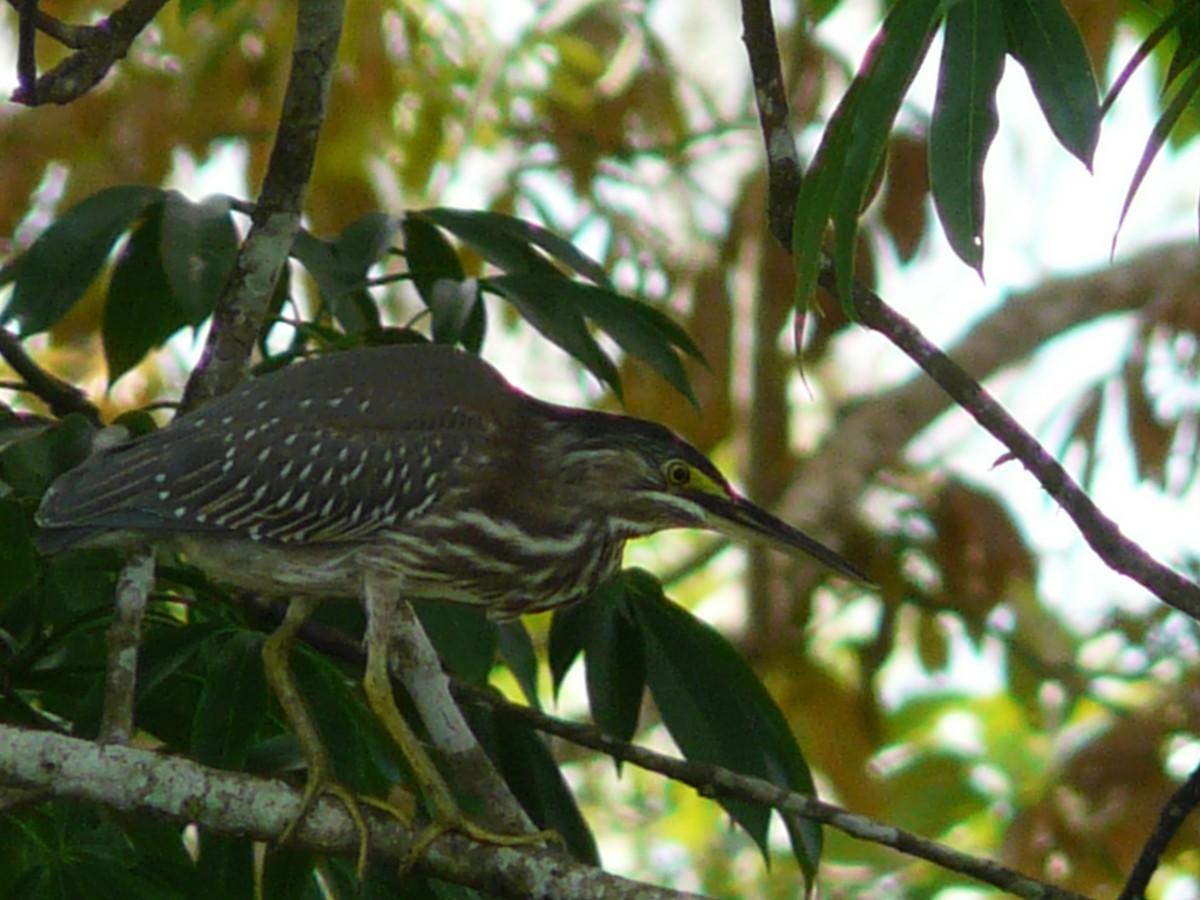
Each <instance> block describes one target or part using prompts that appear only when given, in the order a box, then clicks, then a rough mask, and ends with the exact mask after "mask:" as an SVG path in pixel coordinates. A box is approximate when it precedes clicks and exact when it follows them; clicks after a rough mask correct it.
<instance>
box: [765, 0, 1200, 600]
mask: <svg viewBox="0 0 1200 900" xmlns="http://www.w3.org/2000/svg"><path fill="white" fill-rule="evenodd" d="M753 2H754V0H743V9H745V8H746V6H748V5H750V4H752V3H753ZM762 15H765V16H766V17H768V18H769V16H770V11H769V10H767V11H766V12H765V13H763V14H762ZM745 40H746V45H747V49H748V52H749V54H750V58H751V65H759V66H762V65H763V63H762V62H761V61H760V62H758V63H755V60H756V59H758V58H759V57H762V56H766V57H769V56H771V55H774V56H775V57H776V59H778V55H779V52H778V48H777V47H776V45H775V41H774V30H773V28H772V29H770V33H768V31H767V29H763V28H759V29H756V30H754V31H751V30H749V29H747V31H746V34H745ZM757 83H758V80H757V77H756V84H757ZM755 99H756V102H758V103H759V106H760V118H764V119H766V118H769V117H772V116H774V115H775V110H776V109H777V108H778V105H779V104H780V103H783V104H784V108H786V95H785V94H784V93H783V85H782V83H778V84H776V83H775V82H773V81H770V80H769V79H768V80H766V81H764V83H763V88H762V90H761V91H756V93H755ZM764 103H766V104H768V105H767V106H766V107H764V106H763V104H764ZM765 128H766V126H764V129H765ZM764 133H765V131H764ZM772 134H773V135H774V136H775V139H776V140H780V138H779V136H778V132H777V131H772ZM769 155H772V156H776V157H778V158H779V159H780V160H781V163H780V166H783V167H786V165H787V159H788V158H790V157H789V156H788V155H787V154H783V155H780V154H778V153H776V152H775V151H774V150H770V151H769ZM792 156H794V157H795V159H796V160H798V159H799V157H798V156H795V154H794V153H793V154H792ZM795 165H796V167H797V171H796V173H794V174H793V175H792V176H788V177H787V178H784V179H781V180H780V181H779V182H775V181H772V182H771V184H770V188H769V195H770V198H771V199H770V203H771V204H772V208H774V205H775V204H779V205H780V208H781V209H782V208H786V209H787V210H795V207H796V201H797V195H798V185H799V183H800V174H799V168H798V167H799V163H798V161H797V162H796V163H795ZM771 174H774V173H771ZM791 221H792V220H791V215H790V213H789V216H788V217H787V220H786V225H785V224H783V223H784V220H783V217H782V216H781V215H780V214H778V213H773V214H772V215H771V223H772V235H773V236H774V237H775V239H776V240H777V241H779V242H780V243H781V244H782V245H783V246H784V247H785V248H790V246H791ZM777 223H778V224H777ZM819 283H820V285H821V286H822V287H823V288H824V289H825V290H827V291H830V292H831V293H832V294H834V295H835V296H836V293H837V286H836V278H835V277H834V272H833V268H832V266H831V265H829V264H828V263H827V264H826V265H824V266H822V270H821V274H820V279H819ZM851 299H852V303H853V306H854V311H855V317H856V318H857V319H858V321H860V322H861V323H862V324H863V325H865V326H866V327H868V328H871V329H872V330H874V331H877V332H879V333H880V334H882V335H883V336H884V337H886V338H887V339H888V340H889V341H891V342H892V343H893V344H894V345H895V346H897V347H898V348H900V349H901V350H902V351H904V353H905V354H907V355H908V357H909V358H910V359H912V360H913V362H915V363H916V364H917V365H918V366H920V367H921V368H922V369H923V370H924V371H925V372H926V374H928V375H929V376H930V378H932V379H933V381H934V382H935V383H937V384H938V385H939V386H940V387H941V388H942V390H944V391H945V392H946V393H947V394H948V395H949V396H950V398H951V399H952V400H953V401H954V402H955V403H957V404H958V405H959V406H961V407H962V408H963V409H964V410H966V411H967V412H968V413H970V414H971V416H972V417H974V418H975V420H976V421H977V422H979V424H980V425H982V426H983V428H984V429H985V430H986V431H987V432H988V433H990V434H991V435H992V436H993V437H995V438H996V439H997V440H998V441H1000V443H1001V444H1003V445H1004V446H1005V447H1006V448H1007V449H1008V451H1009V452H1010V453H1011V454H1012V456H1013V457H1015V458H1016V459H1018V460H1020V462H1021V464H1022V465H1023V466H1025V468H1026V469H1027V470H1028V471H1029V472H1030V473H1031V474H1032V475H1033V476H1034V477H1035V478H1036V479H1037V481H1038V483H1039V484H1041V485H1042V487H1043V489H1044V490H1045V491H1046V492H1047V493H1048V494H1049V495H1050V496H1051V497H1053V498H1054V500H1055V502H1056V503H1058V505H1059V506H1060V507H1061V508H1062V509H1063V510H1064V511H1065V512H1066V513H1067V515H1068V516H1070V518H1071V520H1072V521H1073V522H1074V523H1075V525H1076V527H1077V528H1078V529H1079V531H1080V533H1081V534H1082V535H1083V537H1084V540H1086V541H1087V543H1088V546H1090V547H1091V548H1092V550H1093V551H1095V553H1096V555H1097V556H1099V557H1100V559H1102V560H1103V561H1104V563H1105V564H1106V565H1108V566H1109V568H1111V569H1113V571H1115V572H1119V573H1121V574H1122V575H1125V576H1127V577H1129V578H1131V579H1133V580H1134V581H1136V582H1137V583H1138V584H1140V585H1142V586H1143V587H1145V588H1146V589H1147V590H1149V591H1150V592H1151V593H1153V594H1154V595H1155V596H1157V597H1158V598H1159V599H1160V600H1162V601H1163V602H1164V603H1167V604H1168V605H1170V606H1172V607H1173V608H1175V609H1177V610H1179V611H1180V612H1183V613H1185V614H1186V615H1188V616H1190V617H1192V618H1193V619H1196V620H1197V621H1200V588H1198V587H1197V586H1196V585H1195V584H1194V583H1192V582H1191V581H1190V580H1188V579H1187V578H1184V577H1183V576H1182V575H1179V574H1178V573H1176V572H1174V571H1172V570H1171V569H1170V568H1169V567H1167V566H1164V565H1163V564H1162V563H1159V562H1158V561H1157V560H1155V559H1154V558H1153V557H1151V556H1150V555H1149V554H1148V553H1146V551H1145V550H1143V549H1142V548H1141V547H1140V546H1138V545H1137V544H1136V543H1135V542H1133V541H1131V540H1129V539H1128V538H1127V537H1125V536H1124V535H1123V534H1121V531H1120V528H1119V527H1118V526H1117V524H1116V522H1114V521H1112V520H1111V519H1109V518H1108V517H1107V516H1105V515H1104V514H1103V513H1102V512H1101V511H1100V509H1099V508H1098V507H1097V506H1096V504H1095V503H1093V502H1092V500H1091V498H1090V497H1088V496H1087V494H1085V493H1084V492H1083V490H1082V489H1080V487H1079V485H1078V484H1076V482H1075V481H1074V479H1073V478H1071V476H1070V474H1068V472H1067V471H1066V470H1065V469H1064V468H1063V467H1062V466H1061V465H1059V463H1058V461H1057V460H1055V459H1054V458H1053V457H1052V456H1051V455H1050V454H1049V453H1048V452H1047V451H1046V449H1045V448H1044V447H1042V446H1041V444H1039V443H1038V442H1037V441H1036V440H1035V439H1034V437H1033V436H1032V435H1031V434H1029V432H1028V431H1026V430H1025V429H1024V428H1022V427H1021V426H1020V425H1019V424H1018V423H1017V421H1016V420H1015V419H1014V418H1013V417H1012V416H1011V415H1009V414H1008V412H1007V411H1006V410H1005V409H1004V408H1003V407H1002V406H1000V404H998V403H997V402H996V401H995V400H994V399H993V398H992V396H991V395H990V394H989V393H988V392H987V391H986V390H985V389H984V388H983V387H982V386H981V385H980V384H979V383H978V382H977V381H975V380H974V379H972V378H971V377H970V376H969V375H968V374H967V373H966V372H964V371H963V370H962V368H960V367H959V366H958V365H957V364H956V363H955V362H954V361H953V360H952V359H950V357H949V356H948V355H947V354H946V353H944V352H943V351H942V350H940V349H939V348H938V347H936V346H935V345H934V344H933V343H931V342H930V341H928V340H926V338H925V336H924V335H922V334H921V332H920V331H919V330H918V329H917V328H916V326H915V325H913V324H912V323H911V322H909V321H908V320H907V319H905V318H904V317H903V316H901V315H900V314H899V313H897V312H896V311H895V310H893V309H891V308H890V307H889V306H888V305H887V304H886V303H885V302H884V301H883V299H882V298H880V297H879V296H878V295H877V294H875V293H874V292H873V291H871V290H870V289H868V288H867V287H865V286H864V285H861V284H858V283H856V284H855V286H854V296H853V297H852V298H851ZM843 465H844V461H843ZM846 469H847V470H850V471H853V472H854V474H855V475H856V476H858V475H860V474H861V473H860V472H859V470H856V469H853V467H849V466H846Z"/></svg>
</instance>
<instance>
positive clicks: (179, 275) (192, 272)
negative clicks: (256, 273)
mask: <svg viewBox="0 0 1200 900" xmlns="http://www.w3.org/2000/svg"><path fill="white" fill-rule="evenodd" d="M237 252H238V232H237V227H236V226H235V225H234V223H233V216H232V215H231V214H230V201H229V198H228V197H226V196H224V195H217V196H213V197H209V198H207V199H205V200H203V201H201V202H200V203H193V202H191V201H190V200H188V199H187V198H186V197H184V196H183V195H182V194H180V193H179V192H178V191H168V192H167V196H166V200H165V202H164V203H163V215H162V246H161V248H160V254H161V256H162V263H163V268H164V270H165V271H166V274H167V283H168V284H169V285H170V286H171V293H172V294H173V295H174V296H175V300H176V303H177V304H178V306H179V308H180V309H181V310H183V314H184V316H185V317H186V319H187V324H189V325H192V326H196V325H199V324H200V323H201V322H203V321H204V320H205V319H206V318H208V316H210V315H212V311H213V309H214V307H216V305H217V300H218V298H219V297H220V296H221V291H223V290H224V289H225V283H226V282H227V281H228V280H229V273H230V271H232V269H233V264H234V260H236V259H237Z"/></svg>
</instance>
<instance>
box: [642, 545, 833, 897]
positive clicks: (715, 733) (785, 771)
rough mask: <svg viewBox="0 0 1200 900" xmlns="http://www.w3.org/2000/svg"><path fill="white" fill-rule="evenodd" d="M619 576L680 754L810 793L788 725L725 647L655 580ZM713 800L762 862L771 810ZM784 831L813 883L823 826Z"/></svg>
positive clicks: (803, 764) (653, 687)
mask: <svg viewBox="0 0 1200 900" xmlns="http://www.w3.org/2000/svg"><path fill="white" fill-rule="evenodd" d="M622 577H623V578H624V579H625V581H626V586H625V590H626V602H627V603H628V604H629V606H630V608H631V610H632V611H633V614H634V616H635V617H636V620H637V622H638V624H639V625H640V626H641V629H642V637H643V640H644V641H645V650H646V680H647V683H648V685H649V687H650V692H651V694H652V695H653V697H654V702H655V704H656V705H657V706H658V710H659V713H660V714H661V715H662V719H663V723H664V724H665V725H666V726H667V730H668V731H669V732H670V733H671V737H672V738H673V739H674V741H675V743H676V744H677V745H679V749H680V750H681V751H682V752H683V755H684V756H685V757H686V758H687V759H690V760H696V761H699V762H705V763H711V764H713V765H717V766H721V767H723V768H727V769H731V770H732V771H734V772H740V773H742V774H743V775H750V776H754V777H757V778H762V779H765V780H766V781H770V782H773V783H774V784H777V785H779V786H780V787H784V788H787V789H790V790H794V791H799V792H801V793H805V794H815V789H814V787H813V782H812V775H811V773H810V772H809V770H808V764H807V763H806V762H805V760H804V756H803V755H802V754H801V752H800V748H799V747H798V746H797V745H796V740H795V738H794V737H793V735H792V733H791V730H790V729H789V728H788V725H787V720H786V719H785V718H784V716H783V713H782V712H780V711H779V707H778V706H776V705H775V701H774V700H772V699H771V695H770V694H768V693H767V690H766V688H764V687H763V686H762V683H761V682H759V680H758V679H757V678H756V677H755V676H754V673H753V672H752V671H751V670H750V668H749V667H748V666H747V665H746V663H745V662H744V661H743V660H742V658H741V657H740V656H738V654H737V651H736V650H735V649H734V648H733V646H732V645H731V644H730V643H729V641H727V640H726V639H725V638H724V637H723V636H722V635H721V634H720V633H719V632H717V631H716V630H715V629H714V628H712V627H710V626H709V625H706V624H705V623H703V622H701V621H699V620H698V619H696V618H695V617H694V616H692V615H691V614H690V613H689V612H687V611H686V610H684V609H683V608H681V607H679V606H676V605H675V604H673V603H671V602H670V601H668V600H667V598H666V597H665V596H663V592H662V587H661V585H659V583H658V582H657V581H656V580H655V579H654V577H653V576H652V575H650V574H648V573H646V572H643V571H641V570H638V569H630V570H627V571H626V572H624V573H623V575H622ZM718 801H719V802H720V803H721V805H722V806H723V807H725V809H726V811H728V812H729V814H730V816H732V817H733V819H734V821H735V822H737V823H738V824H739V825H741V826H742V827H743V828H745V829H746V831H747V832H748V833H749V834H750V836H751V837H752V838H753V839H754V840H755V842H756V843H757V844H758V846H759V848H760V849H761V850H762V852H763V855H764V856H766V854H767V852H768V851H767V826H768V823H769V821H770V816H771V811H770V810H769V809H768V808H766V807H762V806H758V805H756V804H752V803H747V802H745V801H741V800H732V799H728V798H718ZM789 831H790V832H791V837H792V849H793V851H794V853H795V855H796V859H797V861H798V862H799V864H800V867H801V869H802V870H803V871H804V873H805V876H806V877H807V878H808V879H809V880H810V881H811V880H812V879H813V878H814V877H815V874H816V869H817V865H818V863H819V861H820V857H821V844H822V838H821V829H820V826H819V825H815V824H813V823H811V822H807V821H803V822H800V823H797V824H795V825H792V827H789Z"/></svg>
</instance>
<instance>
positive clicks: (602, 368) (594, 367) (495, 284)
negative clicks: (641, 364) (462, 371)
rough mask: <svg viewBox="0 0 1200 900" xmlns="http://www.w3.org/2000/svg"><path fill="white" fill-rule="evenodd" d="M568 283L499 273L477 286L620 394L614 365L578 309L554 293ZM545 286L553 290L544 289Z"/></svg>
mask: <svg viewBox="0 0 1200 900" xmlns="http://www.w3.org/2000/svg"><path fill="white" fill-rule="evenodd" d="M571 283H572V282H569V281H567V280H566V279H561V278H553V279H546V278H536V277H535V278H529V277H527V276H522V275H499V276H496V277H494V278H485V279H483V280H481V282H480V286H481V287H482V288H483V289H484V290H489V291H492V292H493V293H497V294H499V295H500V296H502V297H504V298H505V299H506V300H508V301H509V302H510V303H511V304H512V305H513V306H515V307H516V308H517V311H518V312H520V314H521V315H522V317H524V319H525V320H526V321H527V322H529V324H530V325H532V326H533V327H534V328H536V329H537V330H538V331H540V332H541V333H542V334H544V335H545V336H546V337H547V338H549V339H550V340H551V341H553V342H554V343H556V344H558V346H560V347H561V348H562V349H563V350H565V351H567V353H569V354H570V355H571V356H573V357H575V359H577V360H579V361H580V362H581V363H583V365H584V366H585V367H587V369H588V370H589V371H590V372H591V373H592V374H593V375H595V376H596V377H597V378H599V379H600V380H601V381H602V382H604V383H605V384H607V385H608V386H609V387H611V388H612V390H613V393H615V394H616V395H617V396H618V397H620V396H621V380H620V376H618V374H617V367H616V366H615V365H613V362H612V360H611V359H609V358H608V356H607V355H605V353H604V351H603V350H601V349H600V345H599V344H597V343H596V339H595V338H594V337H592V335H591V334H590V333H589V332H588V328H587V324H586V323H585V322H584V319H583V314H582V312H581V311H580V310H579V308H578V307H576V306H575V305H574V304H571V303H566V302H564V301H563V299H562V297H561V296H559V295H558V294H559V289H560V288H562V287H563V286H564V285H569V284H571ZM549 286H552V287H553V288H554V292H552V293H550V292H547V287H549Z"/></svg>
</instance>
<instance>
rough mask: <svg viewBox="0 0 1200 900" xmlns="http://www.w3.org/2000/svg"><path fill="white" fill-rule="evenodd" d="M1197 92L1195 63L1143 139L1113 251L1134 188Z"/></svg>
mask: <svg viewBox="0 0 1200 900" xmlns="http://www.w3.org/2000/svg"><path fill="white" fill-rule="evenodd" d="M1198 93H1200V66H1197V67H1196V68H1195V69H1194V70H1193V71H1192V73H1191V75H1189V76H1188V77H1187V79H1186V80H1185V81H1184V83H1183V84H1182V85H1180V87H1179V88H1178V90H1177V91H1176V93H1175V96H1174V97H1173V98H1172V99H1171V102H1170V103H1168V104H1167V108H1166V109H1165V110H1163V114H1162V115H1161V116H1160V117H1159V119H1158V121H1157V122H1155V123H1154V128H1153V129H1151V131H1150V137H1149V138H1147V139H1146V146H1145V148H1144V149H1143V150H1142V156H1141V159H1139V160H1138V164H1137V169H1136V170H1135V171H1134V173H1133V178H1131V179H1130V182H1129V189H1128V190H1127V191H1126V192H1125V202H1124V203H1122V204H1121V217H1120V219H1118V221H1117V230H1116V233H1114V234H1113V249H1114V251H1115V249H1116V245H1117V238H1118V237H1119V236H1120V233H1121V226H1122V225H1124V224H1125V217H1126V216H1127V215H1128V214H1129V208H1130V207H1131V206H1132V205H1133V198H1134V197H1135V196H1136V195H1137V192H1138V188H1140V187H1141V186H1142V181H1143V180H1144V179H1145V177H1146V174H1147V173H1148V172H1149V171H1150V166H1151V165H1152V164H1153V163H1154V158H1155V157H1156V156H1158V151H1159V150H1161V149H1162V148H1163V145H1164V144H1165V143H1166V142H1167V137H1168V135H1170V133H1171V129H1172V128H1174V127H1175V124H1176V123H1177V122H1178V121H1179V118H1180V116H1182V115H1183V113H1184V112H1185V111H1186V110H1187V108H1188V107H1189V106H1190V105H1191V103H1192V100H1193V99H1194V98H1195V97H1196V95H1197V94H1198Z"/></svg>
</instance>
